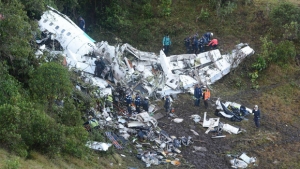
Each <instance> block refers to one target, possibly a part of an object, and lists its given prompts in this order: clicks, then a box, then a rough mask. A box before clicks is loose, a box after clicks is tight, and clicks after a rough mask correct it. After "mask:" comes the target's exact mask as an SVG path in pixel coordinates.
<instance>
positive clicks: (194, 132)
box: [190, 129, 199, 136]
mask: <svg viewBox="0 0 300 169" xmlns="http://www.w3.org/2000/svg"><path fill="white" fill-rule="evenodd" d="M190 131H191V132H193V134H195V135H196V136H199V134H198V133H197V132H196V131H195V130H193V129H190Z"/></svg>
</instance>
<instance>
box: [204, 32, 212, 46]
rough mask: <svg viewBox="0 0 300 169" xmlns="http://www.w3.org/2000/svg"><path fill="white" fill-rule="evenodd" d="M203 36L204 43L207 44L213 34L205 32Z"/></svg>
mask: <svg viewBox="0 0 300 169" xmlns="http://www.w3.org/2000/svg"><path fill="white" fill-rule="evenodd" d="M203 36H204V37H205V39H206V42H207V43H209V42H210V40H211V39H212V37H213V36H214V34H213V33H212V32H206V33H205V34H204V35H203Z"/></svg>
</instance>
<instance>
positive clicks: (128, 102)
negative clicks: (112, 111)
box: [125, 93, 132, 116]
mask: <svg viewBox="0 0 300 169" xmlns="http://www.w3.org/2000/svg"><path fill="white" fill-rule="evenodd" d="M125 100H126V106H127V111H128V113H129V115H130V116H131V114H132V111H131V103H132V98H131V95H130V93H126V98H125Z"/></svg>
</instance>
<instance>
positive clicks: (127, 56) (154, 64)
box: [36, 6, 254, 167]
mask: <svg viewBox="0 0 300 169" xmlns="http://www.w3.org/2000/svg"><path fill="white" fill-rule="evenodd" d="M38 24H39V27H40V30H41V31H42V32H43V34H44V35H45V36H44V37H43V38H42V39H40V40H36V42H37V44H38V45H39V48H38V50H37V51H36V57H38V58H41V56H42V55H43V54H46V53H50V55H51V57H53V58H54V57H57V55H62V56H63V57H64V61H65V62H64V65H66V66H67V67H69V68H70V70H73V71H74V72H76V73H78V75H79V76H80V78H81V79H82V81H83V82H84V83H87V84H89V85H91V86H96V87H97V91H96V92H94V93H92V94H93V96H95V97H96V98H98V99H100V100H101V101H100V102H99V103H97V104H98V105H97V110H96V108H95V109H92V110H90V111H89V113H90V115H91V116H93V117H96V118H97V120H98V122H99V128H101V129H104V128H105V129H110V130H106V131H107V132H105V135H106V136H107V138H108V139H109V140H110V141H111V142H112V144H113V145H114V146H115V147H116V148H117V149H119V150H120V149H123V148H124V147H125V146H126V144H127V142H130V143H131V141H128V140H130V137H132V136H133V140H132V143H136V146H135V147H136V148H137V152H138V154H137V157H138V158H139V159H141V160H142V161H143V162H145V164H146V167H150V166H151V165H159V164H161V163H171V164H172V165H174V166H179V165H180V164H181V163H180V161H179V159H177V158H176V157H177V156H179V155H178V154H180V153H181V151H180V150H179V148H181V146H182V145H184V146H189V145H191V144H193V143H194V141H193V139H192V137H191V136H181V137H180V136H179V137H176V136H169V134H168V133H167V132H166V131H164V130H161V129H160V128H159V127H158V125H157V124H158V122H157V119H160V118H162V117H164V115H163V114H154V113H155V112H156V111H157V110H158V107H157V106H156V105H154V104H150V103H147V106H145V107H142V108H143V109H142V111H141V112H140V111H139V109H141V108H140V107H137V106H136V105H134V103H132V104H127V103H126V104H125V103H124V100H125V97H126V96H127V94H128V96H131V97H132V99H134V96H135V95H136V94H137V93H139V94H140V96H141V102H144V100H149V101H150V100H152V99H153V100H155V99H161V98H163V97H164V96H166V95H171V96H176V94H179V93H184V92H186V91H191V92H193V90H192V89H193V86H194V84H197V83H198V84H203V85H210V84H213V83H215V82H216V81H218V80H219V79H221V78H222V77H223V76H225V75H226V74H228V73H229V72H230V70H231V69H232V68H236V67H237V66H238V64H239V63H241V62H242V60H243V59H245V58H246V57H247V56H250V55H252V54H253V53H254V50H253V49H252V48H250V47H249V46H248V44H246V43H241V44H238V45H236V47H235V49H234V50H232V51H231V52H230V53H228V54H225V55H221V53H220V51H219V50H218V49H216V50H211V51H208V52H204V53H200V54H198V55H195V54H182V55H172V56H169V57H167V56H166V55H165V54H164V52H163V51H160V52H159V54H155V53H153V52H144V51H140V50H137V49H136V48H134V47H132V46H131V45H129V44H117V45H115V46H111V45H109V44H108V43H107V42H104V41H102V42H98V43H95V41H94V40H93V39H91V38H90V37H89V36H88V35H87V34H85V33H84V32H83V31H82V30H81V29H80V28H79V27H78V26H76V24H75V23H74V22H73V21H71V20H70V19H69V18H68V17H67V16H66V15H64V14H61V13H60V12H59V11H57V10H55V9H54V8H51V7H49V6H48V11H46V12H44V14H43V15H42V17H41V19H40V20H39V23H38ZM98 56H99V58H100V57H101V58H102V59H103V62H104V63H105V68H104V70H103V71H102V72H101V73H96V74H97V77H96V74H95V70H96V65H95V61H96V58H97V57H98ZM76 89H78V90H79V91H82V92H85V93H88V92H89V90H88V88H87V87H86V86H83V85H81V84H78V85H77V86H76ZM108 96H109V97H108ZM110 96H111V98H113V101H110V102H109V101H108V99H107V98H110ZM148 97H150V98H151V99H149V98H148ZM170 99H171V100H172V98H171V97H170ZM74 100H76V101H78V102H80V99H78V98H75V97H74ZM112 102H113V103H112ZM217 106H218V108H217V109H218V113H217V114H218V115H222V116H223V117H226V118H229V119H235V120H236V119H237V120H239V119H243V117H244V116H246V115H247V113H248V114H249V111H250V110H249V109H248V108H245V107H242V106H241V105H238V104H236V103H232V102H230V103H227V102H226V103H225V104H223V103H221V102H220V101H219V102H218V104H217ZM236 107H238V108H239V112H238V114H236V111H235V108H236ZM138 112H140V113H138ZM169 115H170V117H173V118H174V119H173V120H172V121H174V122H175V123H181V122H182V121H183V120H184V119H183V118H178V117H177V116H176V115H175V114H174V111H172V112H171V113H170V114H169ZM190 118H191V119H193V121H194V122H195V123H196V124H198V123H200V120H201V117H200V115H197V114H194V115H192V116H190ZM202 126H203V127H207V128H208V129H207V131H206V132H205V133H206V134H207V133H208V132H210V131H216V132H217V133H218V135H217V136H215V137H212V138H221V137H225V136H221V135H220V133H221V131H222V130H224V131H226V132H229V133H233V134H238V133H240V132H241V131H240V129H239V128H236V127H234V126H231V125H229V124H222V123H220V118H209V119H208V120H207V119H206V112H205V113H204V118H203V123H202ZM190 131H191V132H193V134H194V135H196V136H199V134H198V133H197V132H196V131H194V130H192V129H191V130H190ZM137 140H139V141H142V142H147V141H149V142H150V143H142V144H139V143H137ZM112 144H109V143H98V142H88V143H87V146H89V147H90V148H92V149H95V150H100V151H107V149H108V148H109V147H110V146H112ZM143 146H144V147H147V150H143ZM194 149H195V151H207V149H206V148H205V147H196V146H194ZM120 155H121V156H122V157H126V156H125V155H123V154H120ZM240 158H242V159H243V160H247V161H249V160H248V158H247V157H245V155H243V156H241V157H240ZM171 159H174V160H171ZM242 162H243V161H242V160H238V159H234V161H233V164H232V165H233V166H237V165H238V164H240V165H241V166H244V165H243V163H242ZM246 165H247V164H246Z"/></svg>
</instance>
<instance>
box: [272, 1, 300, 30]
mask: <svg viewBox="0 0 300 169" xmlns="http://www.w3.org/2000/svg"><path fill="white" fill-rule="evenodd" d="M270 18H271V20H272V22H273V23H274V24H275V26H277V27H278V26H279V27H281V26H283V25H285V24H290V23H291V22H293V21H297V22H298V23H300V9H299V7H297V6H295V5H294V4H292V3H288V2H283V3H281V4H279V5H278V6H276V7H275V8H274V9H273V10H272V11H271V15H270Z"/></svg>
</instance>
